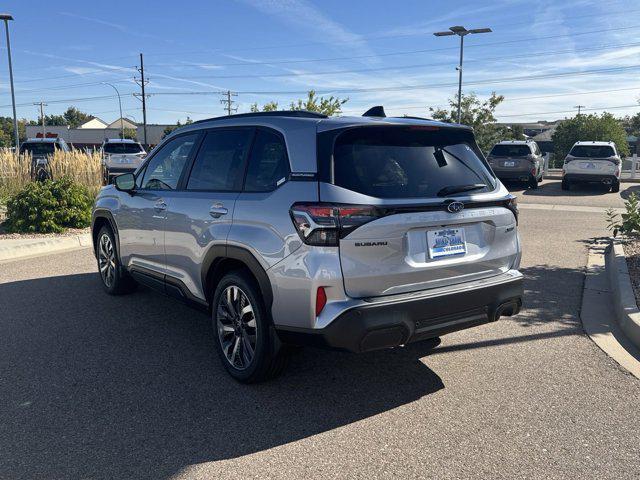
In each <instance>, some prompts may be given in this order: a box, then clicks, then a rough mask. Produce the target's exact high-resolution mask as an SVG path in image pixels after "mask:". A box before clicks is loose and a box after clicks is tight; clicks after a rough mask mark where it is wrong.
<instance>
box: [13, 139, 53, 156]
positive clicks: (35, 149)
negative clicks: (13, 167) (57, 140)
mask: <svg viewBox="0 0 640 480" xmlns="http://www.w3.org/2000/svg"><path fill="white" fill-rule="evenodd" d="M53 149H54V144H53V143H45V142H33V143H23V144H22V146H21V147H20V153H30V154H31V155H49V154H53Z"/></svg>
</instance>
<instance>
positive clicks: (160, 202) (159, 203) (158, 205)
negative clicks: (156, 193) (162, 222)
mask: <svg viewBox="0 0 640 480" xmlns="http://www.w3.org/2000/svg"><path fill="white" fill-rule="evenodd" d="M153 208H155V209H156V210H157V211H159V212H161V211H162V210H166V209H167V204H166V203H164V200H158V201H157V202H156V204H155V205H154V206H153Z"/></svg>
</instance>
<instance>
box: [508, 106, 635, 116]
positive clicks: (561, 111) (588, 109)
mask: <svg viewBox="0 0 640 480" xmlns="http://www.w3.org/2000/svg"><path fill="white" fill-rule="evenodd" d="M634 107H635V108H640V105H638V104H637V103H634V104H632V105H616V106H607V107H593V108H582V111H600V110H614V109H618V108H634ZM574 111H575V110H560V111H555V112H537V113H510V114H508V115H497V116H498V117H500V118H502V117H531V116H538V115H557V114H561V113H573V112H574Z"/></svg>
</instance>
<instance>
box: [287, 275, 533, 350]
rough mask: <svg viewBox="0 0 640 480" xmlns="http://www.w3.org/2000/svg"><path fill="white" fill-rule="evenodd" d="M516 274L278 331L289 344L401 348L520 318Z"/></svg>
mask: <svg viewBox="0 0 640 480" xmlns="http://www.w3.org/2000/svg"><path fill="white" fill-rule="evenodd" d="M522 293H523V287H522V274H521V273H519V272H518V271H516V270H510V271H509V272H507V273H505V274H502V275H500V276H498V277H494V278H491V279H487V280H485V281H484V282H479V283H478V282H474V283H473V284H471V285H464V284H463V285H460V286H458V287H457V288H455V289H452V290H451V291H449V292H447V293H446V294H442V293H440V292H438V291H436V292H420V293H419V294H414V295H409V296H407V295H402V296H393V297H390V298H383V299H375V300H371V301H369V302H367V303H366V304H362V305H359V306H357V307H354V308H351V309H349V310H346V311H345V312H343V313H342V314H340V315H339V316H338V317H337V318H336V319H335V320H334V321H333V322H331V323H330V324H329V325H328V326H326V327H324V328H322V329H302V328H292V327H280V328H278V327H276V328H277V331H278V335H279V337H280V339H281V340H282V341H283V342H285V343H293V344H298V345H314V346H320V347H329V348H337V349H341V350H348V351H352V352H364V351H369V350H378V349H382V348H389V347H395V346H398V345H404V344H407V343H412V342H416V341H420V340H426V339H429V338H433V337H437V336H440V335H444V334H446V333H451V332H455V331H458V330H463V329H466V328H470V327H474V326H477V325H482V324H484V323H488V322H492V321H495V320H497V319H498V318H500V316H502V315H506V316H510V315H515V314H517V313H518V311H519V310H520V306H521V305H522Z"/></svg>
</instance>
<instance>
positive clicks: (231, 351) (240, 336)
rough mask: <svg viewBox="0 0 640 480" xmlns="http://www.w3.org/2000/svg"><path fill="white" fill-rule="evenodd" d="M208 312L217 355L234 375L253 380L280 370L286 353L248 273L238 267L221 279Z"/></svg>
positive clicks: (258, 379)
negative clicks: (210, 316)
mask: <svg viewBox="0 0 640 480" xmlns="http://www.w3.org/2000/svg"><path fill="white" fill-rule="evenodd" d="M211 314H212V323H213V330H214V332H215V335H216V337H217V342H216V347H217V350H218V354H219V356H220V359H221V360H222V363H223V365H224V367H225V368H226V370H227V372H229V374H230V375H231V376H232V377H233V378H235V379H236V380H238V381H240V382H243V383H255V382H261V381H264V380H268V379H270V378H274V377H276V376H278V375H279V374H280V373H282V371H283V370H284V369H285V367H286V365H287V363H288V358H289V352H288V350H286V349H285V348H283V347H282V346H280V345H279V344H278V341H277V339H276V338H274V335H275V333H274V332H273V328H272V325H271V322H270V321H269V318H268V314H267V311H266V308H265V307H264V304H263V301H262V298H261V294H260V289H259V288H258V286H257V284H256V282H255V280H254V279H253V278H252V277H251V276H250V275H249V274H247V273H246V272H244V271H241V270H238V271H234V272H231V273H228V274H227V275H225V276H224V277H223V278H222V280H220V282H219V283H218V285H217V287H216V291H215V294H214V296H213V304H212V309H211Z"/></svg>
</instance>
